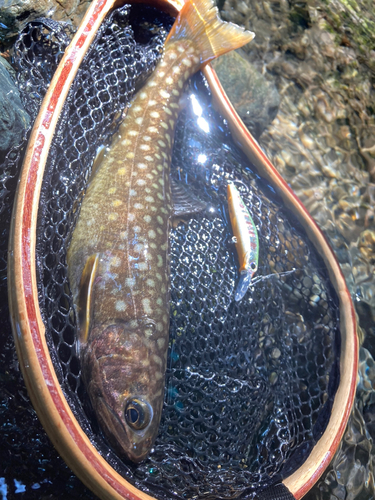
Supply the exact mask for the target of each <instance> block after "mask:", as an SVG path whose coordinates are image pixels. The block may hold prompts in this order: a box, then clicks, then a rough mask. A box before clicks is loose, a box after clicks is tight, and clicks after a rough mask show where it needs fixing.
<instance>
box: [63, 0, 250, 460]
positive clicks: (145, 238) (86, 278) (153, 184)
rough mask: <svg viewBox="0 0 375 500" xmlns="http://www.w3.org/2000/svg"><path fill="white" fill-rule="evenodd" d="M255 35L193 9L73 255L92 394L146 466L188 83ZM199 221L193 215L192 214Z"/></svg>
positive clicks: (157, 398) (161, 367)
mask: <svg viewBox="0 0 375 500" xmlns="http://www.w3.org/2000/svg"><path fill="white" fill-rule="evenodd" d="M253 36H254V35H253V34H252V33H250V32H248V31H245V30H243V29H242V28H239V27H238V26H236V25H234V24H231V23H226V22H224V21H222V20H221V19H220V18H219V16H218V11H217V9H216V7H214V4H213V2H212V0H194V1H192V0H188V1H187V2H186V3H185V5H184V7H183V8H182V10H181V11H180V13H179V15H178V17H177V19H176V21H175V23H174V25H173V27H172V30H171V32H170V33H169V35H168V37H167V40H166V43H165V51H164V55H163V57H162V59H161V61H160V62H159V64H158V65H157V67H156V69H155V72H154V73H153V75H152V76H151V78H150V79H149V81H148V83H147V84H146V85H145V87H144V88H143V89H141V90H140V91H139V92H138V94H137V95H136V96H135V98H134V99H133V101H132V103H131V105H130V108H129V110H128V112H127V115H126V117H125V118H124V121H123V122H122V124H121V125H120V127H119V130H118V134H117V136H116V139H115V140H114V141H113V143H112V145H111V147H110V148H109V151H108V152H107V153H106V154H105V155H104V157H103V159H102V161H101V163H100V165H99V166H98V167H97V168H96V169H95V171H94V172H93V175H92V178H91V179H90V183H89V186H88V188H87V193H86V195H85V197H84V200H83V202H82V206H81V212H80V215H79V218H78V222H77V225H76V228H75V230H74V233H73V237H72V241H71V244H70V247H69V250H68V256H67V259H68V267H69V280H70V285H71V289H72V293H73V298H74V302H75V308H76V312H77V321H78V335H79V342H80V359H81V367H82V375H83V379H84V382H85V386H86V389H87V392H88V395H89V397H90V400H91V403H92V406H93V408H94V410H95V413H96V416H97V418H98V421H99V424H100V425H101V427H102V429H103V432H104V433H105V435H106V436H107V439H108V440H109V442H110V443H111V444H112V446H113V447H114V448H115V449H116V451H118V452H119V453H120V454H125V455H126V456H127V457H128V458H129V459H131V460H132V461H134V462H140V461H141V460H143V459H144V458H145V457H146V455H147V454H148V452H149V450H150V448H151V446H152V444H153V442H154V440H155V438H156V435H157V433H158V428H159V423H160V418H161V411H162V406H163V400H164V385H165V369H166V359H167V352H168V342H169V314H170V313H169V287H170V272H169V254H168V234H169V222H170V218H171V217H172V216H173V215H174V214H180V215H181V214H182V213H183V210H181V209H180V210H179V209H178V206H177V205H178V203H177V201H176V200H172V192H173V190H172V187H171V182H170V176H169V173H170V162H171V150H172V144H173V138H174V129H175V123H176V120H177V117H178V112H179V100H180V97H181V95H182V92H183V88H184V84H185V82H186V81H187V79H188V78H189V77H190V76H191V75H193V74H194V73H195V72H197V71H198V70H199V69H200V68H202V67H203V66H204V65H205V64H206V63H207V62H208V61H210V60H211V59H214V58H215V57H217V56H219V55H221V54H224V53H225V52H228V51H229V50H232V49H235V48H237V47H240V46H242V45H244V44H245V43H247V42H249V41H250V40H252V38H253ZM190 212H191V211H190Z"/></svg>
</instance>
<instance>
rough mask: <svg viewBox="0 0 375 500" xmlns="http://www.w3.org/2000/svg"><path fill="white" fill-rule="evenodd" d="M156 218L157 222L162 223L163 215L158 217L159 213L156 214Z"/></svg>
mask: <svg viewBox="0 0 375 500" xmlns="http://www.w3.org/2000/svg"><path fill="white" fill-rule="evenodd" d="M156 220H157V221H158V222H159V224H164V221H163V217H160V215H157V216H156Z"/></svg>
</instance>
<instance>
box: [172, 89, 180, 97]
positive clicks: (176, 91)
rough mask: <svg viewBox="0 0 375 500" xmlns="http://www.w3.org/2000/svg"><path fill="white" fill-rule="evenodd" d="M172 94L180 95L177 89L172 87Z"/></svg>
mask: <svg viewBox="0 0 375 500" xmlns="http://www.w3.org/2000/svg"><path fill="white" fill-rule="evenodd" d="M172 94H173V95H176V96H178V95H180V92H179V91H178V90H177V89H173V90H172Z"/></svg>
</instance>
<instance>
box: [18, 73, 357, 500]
mask: <svg viewBox="0 0 375 500" xmlns="http://www.w3.org/2000/svg"><path fill="white" fill-rule="evenodd" d="M212 75H213V76H212ZM206 76H208V79H210V77H211V79H213V83H211V87H214V86H215V85H217V82H215V76H214V73H211V74H210V70H209V69H207V71H206ZM218 95H220V101H219V102H221V103H222V104H223V105H224V108H225V107H226V108H229V103H228V102H227V101H225V98H223V94H222V90H220V89H219V91H218ZM52 97H53V93H52ZM47 110H48V106H47ZM225 112H226V114H225ZM225 112H223V114H224V116H231V120H232V125H233V123H234V133H235V134H236V133H237V135H238V133H239V131H240V133H243V130H242V127H243V126H242V124H241V122H239V121H236V120H237V119H236V118H233V114H232V115H230V114H228V109H226V110H225ZM42 123H43V122H42ZM34 130H35V129H34ZM249 143H250V144H251V148H250V149H251V155H253V156H255V157H257V155H258V160H257V161H258V163H260V165H261V167H260V168H262V169H263V170H265V171H266V174H267V175H269V177H270V182H273V183H275V178H276V183H277V184H279V185H280V186H281V187H282V189H281V192H282V193H283V194H284V196H285V199H286V200H287V203H288V204H289V205H290V206H292V207H293V208H294V209H295V210H296V209H297V211H298V213H299V216H300V217H301V219H302V220H303V221H304V222H305V223H306V225H307V226H308V229H309V230H310V232H311V234H312V237H313V238H314V239H318V245H319V246H320V248H321V250H322V254H323V258H325V259H326V260H327V262H328V263H329V265H330V266H333V269H334V271H333V275H332V276H333V278H332V281H334V282H335V283H336V285H337V287H338V289H339V287H340V286H342V282H341V281H340V273H339V271H338V270H337V263H336V267H335V261H334V258H332V255H331V254H330V251H329V250H327V245H326V242H325V241H324V238H323V239H322V237H321V233H319V231H317V228H316V227H314V224H312V222H311V218H310V217H309V216H308V214H307V212H306V211H305V210H304V209H303V208H302V205H300V204H299V202H298V200H297V199H296V198H295V197H294V195H291V192H289V191H288V189H287V188H286V185H285V183H284V184H283V183H282V182H281V179H278V178H277V175H276V173H275V171H274V169H273V168H271V166H270V164H268V163H267V160H266V159H265V157H263V155H262V153H261V150H260V149H259V147H258V146H256V145H255V143H252V141H251V140H250V139H249V136H248V135H246V136H245V138H244V139H243V142H242V144H243V145H248V144H249ZM34 146H36V148H35V150H36V154H37V155H38V154H40V153H41V149H40V147H39V148H38V146H40V143H34ZM29 158H31V159H32V154H31V153H29ZM259 158H260V161H259ZM34 159H35V157H34ZM38 160H39V159H38ZM30 163H31V167H32V169H33V168H34V169H37V170H38V176H40V175H41V174H40V170H39V167H40V162H37V164H36V163H35V162H34V163H33V162H32V161H31V162H30ZM32 169H31V173H33V170H32ZM35 173H36V170H34V174H35ZM29 179H30V177H29ZM32 180H35V179H32ZM39 180H40V179H39ZM24 188H25V186H22V185H21V188H20V191H22V189H24ZM26 207H27V208H31V207H30V206H27V205H26ZM33 209H35V207H34V208H33ZM21 212H22V211H21ZM16 213H17V212H16ZM17 215H18V220H19V214H17ZM29 215H30V214H28V213H27V210H26V212H23V219H24V220H23V222H24V223H26V222H27V218H28V216H29ZM29 221H30V222H31V220H30V219H29ZM26 227H29V226H28V225H26V226H22V223H21V225H20V226H18V227H17V223H16V226H14V229H15V231H16V233H17V231H19V230H20V231H21V232H23V231H24V230H25V229H26ZM26 250H27V249H26ZM31 250H32V249H31ZM31 253H32V252H31ZM24 255H25V254H24ZM327 255H328V257H327ZM26 256H27V251H26ZM28 257H30V255H28ZM15 258H16V259H17V256H15ZM18 258H19V255H18ZM24 264H26V266H25V265H24ZM30 264H31V266H32V259H31V261H28V262H27V263H25V262H23V263H22V262H20V260H19V266H20V268H21V269H22V271H23V276H22V278H23V279H21V280H20V281H19V284H20V285H21V287H22V288H23V287H24V284H25V283H28V284H29V285H30V284H31V286H32V288H34V287H35V286H36V285H35V277H34V281H33V279H32V278H31V274H30V270H31V266H30ZM11 265H12V266H13V265H14V261H13V259H12V262H11ZM28 266H30V267H29V268H28ZM329 269H332V267H329ZM14 270H15V269H14V268H13V267H11V269H10V277H11V278H12V279H13V277H14V274H13V273H14ZM34 272H35V271H34ZM27 274H29V278H31V279H29V281H28V280H27ZM25 278H26V281H25ZM341 279H342V275H341ZM12 293H14V291H13V292H12ZM34 293H35V289H34ZM26 298H29V297H26ZM340 298H341V301H342V302H343V303H344V306H343V309H344V311H343V312H342V314H343V315H344V321H345V323H344V324H347V323H348V319H347V318H346V317H345V312H346V313H348V310H349V312H351V313H352V311H350V304H348V293H347V291H345V289H344V288H342V293H341V295H340ZM345 301H346V304H345ZM17 307H19V303H18V304H17ZM30 307H31V304H30V303H29V308H28V311H27V315H28V316H29V318H30V319H31V320H32V322H34V324H33V326H35V322H36V323H38V322H39V318H38V317H37V314H36V312H37V311H36V309H37V304H34V311H32V307H31V308H30ZM33 313H34V314H33ZM13 314H16V315H17V316H18V318H19V317H20V309H19V308H18V310H17V311H15V310H13ZM352 319H353V317H352ZM22 326H25V325H24V324H23V325H22ZM38 326H39V327H43V325H42V324H38ZM350 326H351V327H353V323H352V324H351V325H348V330H350ZM33 333H36V332H35V331H34V332H33ZM349 333H350V332H349ZM352 333H353V331H352ZM35 339H36V337H35ZM39 341H42V337H39ZM21 342H22V341H21ZM42 343H43V342H42ZM352 344H353V345H351V346H349V347H351V349H352V350H353V352H354V351H355V345H354V344H355V341H354V339H353V338H352ZM19 349H23V346H22V347H21V348H20V346H19ZM348 351H350V349H348ZM346 354H347V352H346ZM352 354H353V353H352ZM21 356H22V354H21ZM31 357H33V356H32V353H30V359H31ZM34 360H35V359H34ZM354 364H355V363H354ZM47 365H48V363H47ZM47 365H45V364H44V365H43V366H44V368H45V370H47V368H48V366H47ZM40 366H41V365H40ZM47 371H48V370H47ZM355 372H356V370H354V373H355ZM350 374H351V375H353V372H350ZM49 375H52V378H53V374H51V373H50V374H49ZM29 376H31V377H34V376H35V374H30V372H29ZM43 380H44V378H43ZM48 380H49V379H48ZM40 382H42V381H41V380H40ZM349 387H350V388H351V390H352V384H349ZM29 391H31V392H32V391H33V384H32V383H31V382H30V387H29ZM44 397H46V396H45V395H43V396H42V399H44ZM47 399H48V398H47ZM55 403H56V401H55ZM41 404H42V401H39V402H37V405H39V406H40V405H41ZM37 405H36V406H37ZM346 409H347V406H346ZM50 410H53V408H50ZM39 411H41V410H40V409H39ZM41 413H42V414H43V411H41ZM55 416H56V415H55ZM44 418H46V416H44ZM48 427H50V426H48ZM50 432H52V434H53V433H54V428H53V426H52V429H51V427H50ZM81 437H82V436H81ZM336 437H337V436H336ZM70 446H71V444H70V445H68V449H70ZM68 449H67V450H66V452H68ZM330 451H331V449H330ZM297 472H299V473H300V471H297ZM137 491H138V490H137ZM292 491H293V490H292ZM138 494H139V492H138Z"/></svg>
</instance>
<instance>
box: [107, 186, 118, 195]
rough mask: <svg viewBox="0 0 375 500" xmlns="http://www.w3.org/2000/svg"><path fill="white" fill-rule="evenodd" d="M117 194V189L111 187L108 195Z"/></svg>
mask: <svg viewBox="0 0 375 500" xmlns="http://www.w3.org/2000/svg"><path fill="white" fill-rule="evenodd" d="M115 192H116V188H115V187H111V188H109V189H108V191H107V193H108V194H115Z"/></svg>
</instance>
